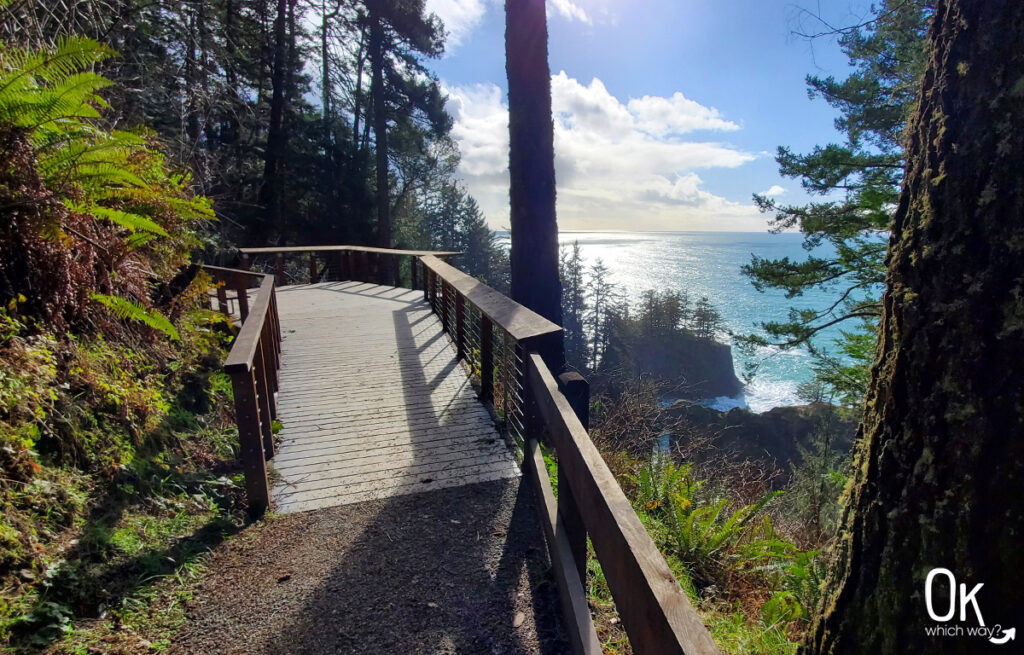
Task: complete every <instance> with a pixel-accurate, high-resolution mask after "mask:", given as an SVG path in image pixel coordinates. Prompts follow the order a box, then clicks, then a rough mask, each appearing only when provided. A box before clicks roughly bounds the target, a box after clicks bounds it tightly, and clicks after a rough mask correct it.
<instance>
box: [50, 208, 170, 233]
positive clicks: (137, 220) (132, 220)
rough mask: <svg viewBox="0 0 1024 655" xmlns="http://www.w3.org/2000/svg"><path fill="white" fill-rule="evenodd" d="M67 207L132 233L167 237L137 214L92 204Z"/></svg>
mask: <svg viewBox="0 0 1024 655" xmlns="http://www.w3.org/2000/svg"><path fill="white" fill-rule="evenodd" d="M68 206H69V207H70V208H71V210H72V211H75V212H78V213H79V214H92V215H93V216H95V217H97V218H102V219H106V220H108V221H110V222H111V223H114V224H115V225H119V226H121V227H123V228H125V229H126V230H128V231H129V232H132V233H135V232H148V233H150V234H153V235H158V236H162V237H166V236H169V235H168V234H167V231H166V230H165V229H163V228H162V227H160V226H159V225H157V224H156V223H154V222H153V221H151V220H149V219H148V218H146V217H145V216H140V215H139V214H133V213H131V212H126V211H121V210H120V209H110V208H109V207H100V206H99V205H94V204H80V203H68Z"/></svg>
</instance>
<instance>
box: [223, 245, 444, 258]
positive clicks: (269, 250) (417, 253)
mask: <svg viewBox="0 0 1024 655" xmlns="http://www.w3.org/2000/svg"><path fill="white" fill-rule="evenodd" d="M342 250H349V251H352V252H373V253H381V254H386V255H411V256H413V257H423V256H425V255H434V256H436V257H454V256H455V255H461V254H462V253H461V252H459V251H448V250H402V249H399V248H374V247H371V246H281V247H273V246H268V247H265V248H239V249H238V252H241V253H244V254H246V255H272V254H275V253H279V252H281V253H289V252H339V251H342Z"/></svg>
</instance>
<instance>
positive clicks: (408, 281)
mask: <svg viewBox="0 0 1024 655" xmlns="http://www.w3.org/2000/svg"><path fill="white" fill-rule="evenodd" d="M239 252H240V253H241V260H242V261H241V266H242V268H244V269H246V270H259V271H262V272H266V273H273V275H274V277H275V278H276V279H277V286H279V287H283V286H285V285H289V284H306V283H316V282H325V281H328V280H339V281H341V280H359V281H360V282H373V283H376V284H387V285H390V286H395V287H398V286H406V285H408V286H409V288H413V289H416V288H419V287H420V285H421V283H420V282H419V280H417V279H416V275H417V271H416V270H415V269H416V267H415V266H413V265H412V262H413V261H414V260H415V258H417V257H421V256H424V255H432V256H435V257H451V256H454V255H458V254H460V253H457V252H438V251H432V250H400V249H393V248H372V247H369V246H290V247H281V248H240V249H239Z"/></svg>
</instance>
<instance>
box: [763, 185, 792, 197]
mask: <svg viewBox="0 0 1024 655" xmlns="http://www.w3.org/2000/svg"><path fill="white" fill-rule="evenodd" d="M785 192H786V189H785V188H783V187H781V186H779V185H778V184H773V185H771V186H770V187H768V188H767V189H766V190H764V191H762V192H761V193H760V194H759V195H762V196H768V197H769V198H772V197H774V196H781V195H782V194H784V193H785Z"/></svg>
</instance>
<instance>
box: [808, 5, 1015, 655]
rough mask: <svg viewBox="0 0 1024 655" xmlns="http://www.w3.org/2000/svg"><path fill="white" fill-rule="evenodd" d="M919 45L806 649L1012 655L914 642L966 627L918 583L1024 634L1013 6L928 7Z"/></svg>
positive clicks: (982, 646) (968, 643)
mask: <svg viewBox="0 0 1024 655" xmlns="http://www.w3.org/2000/svg"><path fill="white" fill-rule="evenodd" d="M929 43H930V48H931V58H930V62H929V65H928V69H927V72H926V74H925V76H924V80H923V83H922V89H921V94H920V99H919V106H918V107H917V109H916V111H915V114H914V116H913V118H912V120H911V122H910V124H909V128H908V136H907V138H908V141H907V148H908V150H907V154H908V160H907V169H906V175H905V180H904V188H903V192H902V195H901V197H900V203H899V207H898V209H897V212H896V216H895V219H894V224H893V229H892V237H891V239H890V253H889V256H888V260H887V267H888V274H887V275H888V277H887V287H888V288H887V291H886V294H885V298H884V314H883V317H882V323H881V327H880V330H881V332H880V343H879V347H878V353H877V358H876V361H875V365H874V369H873V371H872V379H871V384H870V389H869V392H868V396H867V405H866V413H865V417H864V422H863V424H862V426H861V435H862V441H861V443H860V450H859V453H858V467H857V471H856V474H855V486H854V487H853V491H852V494H851V496H850V498H849V504H848V505H847V508H846V512H845V517H844V530H843V533H842V534H841V540H840V544H839V552H838V555H839V561H838V565H837V568H836V570H835V572H834V574H833V580H832V583H833V589H835V593H834V595H833V596H832V597H831V598H830V599H829V602H828V603H826V606H825V610H824V614H823V615H822V616H821V617H820V618H819V619H818V620H817V621H816V623H815V625H814V628H813V630H812V634H811V636H810V638H809V643H808V644H807V645H806V646H805V648H804V652H805V653H832V654H840V653H857V654H858V655H859V654H862V653H901V654H902V653H979V652H985V651H986V650H987V649H990V648H992V649H1000V648H1001V649H1002V650H1001V651H999V652H1020V643H1021V640H1020V638H1018V639H1017V640H1016V641H1013V642H1010V643H1009V644H1008V645H1006V646H1001V647H1000V646H993V645H992V644H990V643H989V642H988V641H987V640H986V639H985V638H983V637H971V636H967V635H966V634H964V635H962V636H928V635H927V634H926V628H929V627H932V626H937V625H938V626H944V627H947V628H955V626H957V625H959V626H961V627H962V628H963V629H964V631H965V632H966V629H967V628H970V627H972V626H977V625H978V620H977V617H976V615H975V609H974V606H973V605H972V604H970V603H968V604H967V606H966V621H963V622H960V621H959V619H960V602H959V599H952V600H953V601H954V602H955V603H956V604H955V606H954V607H955V616H954V618H953V620H951V621H949V622H946V623H943V622H940V621H936V620H935V619H934V618H932V617H931V616H929V613H928V611H927V609H926V602H925V580H926V576H927V575H928V573H929V572H930V571H931V570H932V569H933V568H936V567H942V568H945V569H948V570H949V571H951V572H952V573H953V574H954V575H955V576H956V580H957V583H958V584H960V583H963V584H966V590H967V591H968V592H970V590H972V589H973V588H974V587H975V585H977V584H984V587H982V588H981V590H980V591H979V592H978V593H977V595H976V596H975V598H976V600H977V604H978V607H979V608H980V611H981V614H982V617H983V619H984V623H985V625H986V626H987V627H994V626H995V625H996V624H1001V626H1002V628H1004V629H1006V628H1011V627H1016V628H1017V629H1018V630H1024V614H1022V610H1024V421H1022V417H1024V3H1022V2H1020V0H985V1H984V2H982V1H971V0H947V1H942V2H939V3H938V6H937V7H936V11H935V18H934V21H933V24H932V27H931V30H930V36H929ZM948 589H949V586H948V579H946V578H945V577H940V578H939V579H938V580H937V584H936V585H935V589H934V591H935V595H934V598H933V608H934V610H935V613H937V614H938V615H940V616H941V615H944V614H946V613H947V611H948V608H949V607H950V601H951V598H950V595H949V593H948ZM1022 636H1024V635H1022Z"/></svg>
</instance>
